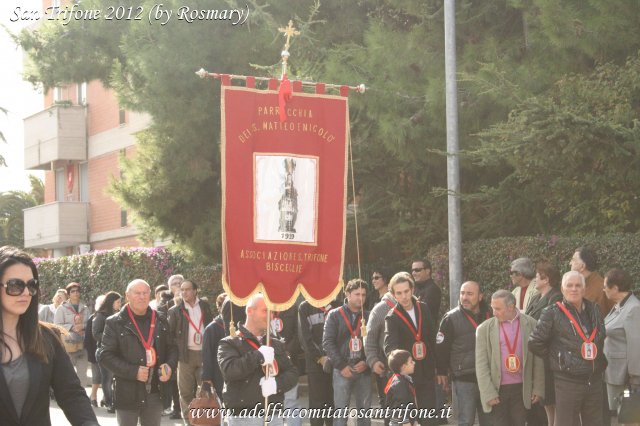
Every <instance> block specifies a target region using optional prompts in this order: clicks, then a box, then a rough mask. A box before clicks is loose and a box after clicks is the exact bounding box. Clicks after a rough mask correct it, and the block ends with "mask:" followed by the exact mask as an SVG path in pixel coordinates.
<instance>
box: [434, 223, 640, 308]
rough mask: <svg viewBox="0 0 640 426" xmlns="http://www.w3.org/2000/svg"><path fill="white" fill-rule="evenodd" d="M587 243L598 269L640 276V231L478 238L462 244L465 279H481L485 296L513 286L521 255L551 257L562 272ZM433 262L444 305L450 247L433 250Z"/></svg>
mask: <svg viewBox="0 0 640 426" xmlns="http://www.w3.org/2000/svg"><path fill="white" fill-rule="evenodd" d="M583 245H587V246H590V247H592V248H593V249H594V250H595V251H596V253H597V254H598V259H599V264H600V265H599V267H598V270H599V271H600V273H601V274H602V275H604V274H605V273H606V272H607V271H608V270H609V269H610V268H612V267H614V266H620V267H622V268H623V269H625V270H626V271H627V272H628V273H629V274H630V275H631V277H632V279H633V278H635V277H638V276H640V259H639V258H638V253H640V234H637V233H636V234H607V235H602V236H571V237H563V236H557V235H552V236H550V237H545V236H538V237H505V238H496V239H491V240H477V241H470V242H468V243H464V244H463V245H462V270H463V279H464V281H467V280H474V281H478V282H479V283H480V285H481V286H482V287H483V290H484V293H485V297H488V296H489V295H491V294H492V293H493V292H494V291H496V290H498V289H500V288H506V289H511V288H512V285H511V280H510V279H509V266H510V264H511V261H513V260H514V259H517V258H519V257H530V258H531V259H532V260H533V261H534V262H535V261H538V260H541V259H547V260H549V261H550V262H552V263H554V264H555V265H556V266H557V267H558V268H559V269H560V271H561V272H562V273H564V272H566V271H568V270H569V260H570V259H571V256H572V255H573V253H574V252H575V249H576V248H578V247H580V246H583ZM428 257H429V259H430V260H431V262H432V264H433V278H434V280H435V281H436V282H437V283H438V284H439V285H440V286H441V287H442V292H443V301H444V303H443V305H445V306H448V305H449V303H448V300H449V263H448V262H449V255H448V246H447V245H446V244H440V245H438V246H435V247H433V248H432V249H431V250H429V253H428Z"/></svg>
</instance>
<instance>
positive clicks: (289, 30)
mask: <svg viewBox="0 0 640 426" xmlns="http://www.w3.org/2000/svg"><path fill="white" fill-rule="evenodd" d="M278 31H280V32H281V33H283V34H284V36H285V37H286V38H287V41H286V42H285V44H284V49H283V50H282V54H281V56H282V78H284V76H285V75H286V74H287V60H288V59H289V46H290V44H289V42H290V41H291V37H294V36H297V35H300V31H297V30H296V29H295V28H294V26H293V21H292V20H289V25H287V26H286V27H284V28H278Z"/></svg>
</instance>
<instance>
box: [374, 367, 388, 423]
mask: <svg viewBox="0 0 640 426" xmlns="http://www.w3.org/2000/svg"><path fill="white" fill-rule="evenodd" d="M371 374H373V377H375V379H376V390H377V391H378V401H379V402H380V408H385V407H386V406H387V396H386V395H385V393H384V388H386V387H387V382H388V381H389V378H388V377H387V375H386V374H385V373H382V376H378V375H377V374H375V373H371ZM384 424H385V426H389V419H387V418H385V419H384Z"/></svg>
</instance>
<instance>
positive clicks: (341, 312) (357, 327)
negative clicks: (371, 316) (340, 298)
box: [340, 308, 362, 338]
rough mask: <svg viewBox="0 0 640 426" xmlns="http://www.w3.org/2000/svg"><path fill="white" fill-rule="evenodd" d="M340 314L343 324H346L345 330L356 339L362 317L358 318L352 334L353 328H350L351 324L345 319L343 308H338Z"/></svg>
mask: <svg viewBox="0 0 640 426" xmlns="http://www.w3.org/2000/svg"><path fill="white" fill-rule="evenodd" d="M340 314H341V315H342V318H343V319H344V322H345V323H346V324H347V328H348V329H349V333H351V337H352V338H354V337H357V336H358V333H360V324H362V317H361V316H360V317H358V324H357V325H356V331H355V332H354V331H353V327H351V322H349V318H347V314H345V313H344V308H340ZM358 315H360V314H358Z"/></svg>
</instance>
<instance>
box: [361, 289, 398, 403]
mask: <svg viewBox="0 0 640 426" xmlns="http://www.w3.org/2000/svg"><path fill="white" fill-rule="evenodd" d="M395 305H396V299H394V298H393V296H392V295H391V293H389V292H387V293H385V294H384V295H383V296H382V299H381V300H380V301H379V302H378V303H377V304H376V305H375V306H374V307H373V309H372V310H371V313H370V314H369V321H367V338H366V341H365V344H364V353H365V355H366V357H367V365H368V366H369V368H370V369H371V371H373V373H374V374H375V375H376V377H375V379H376V388H377V390H378V399H379V400H380V406H381V407H384V406H385V393H384V388H385V386H386V385H387V380H388V379H389V371H388V366H387V357H386V356H385V354H384V318H385V317H386V316H387V314H388V313H389V311H390V310H391V309H393V307H394V306H395Z"/></svg>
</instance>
